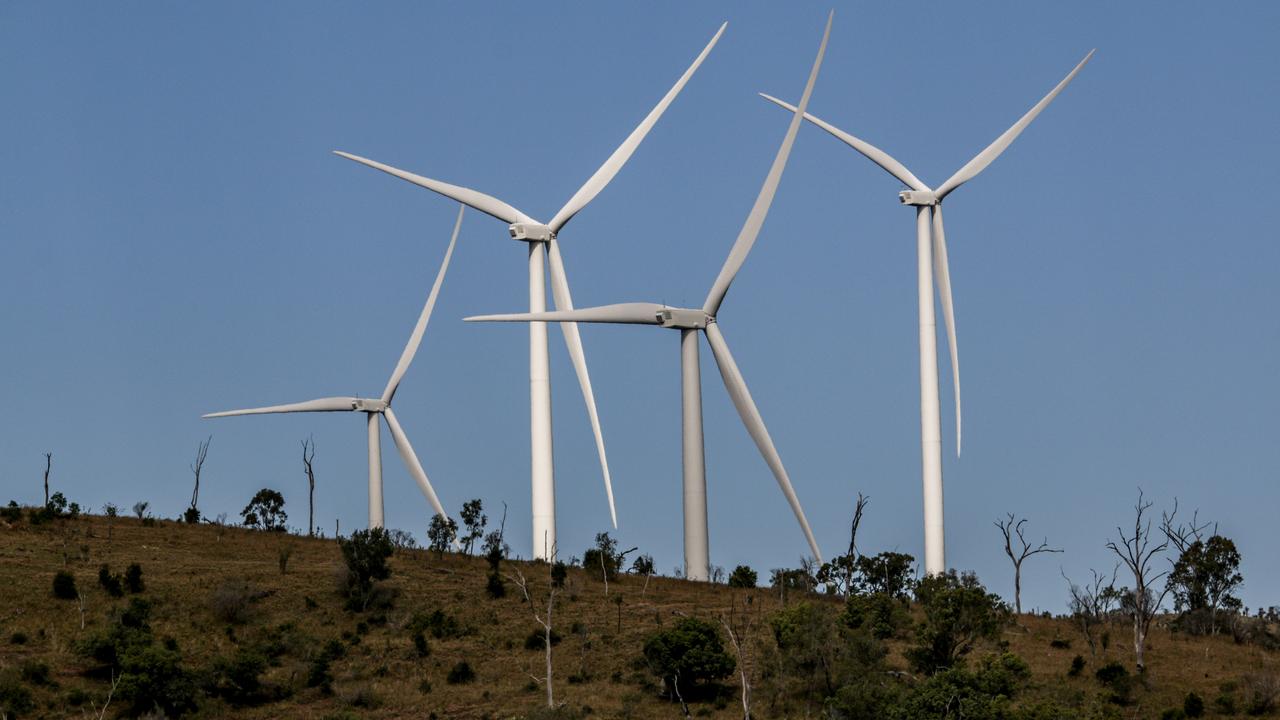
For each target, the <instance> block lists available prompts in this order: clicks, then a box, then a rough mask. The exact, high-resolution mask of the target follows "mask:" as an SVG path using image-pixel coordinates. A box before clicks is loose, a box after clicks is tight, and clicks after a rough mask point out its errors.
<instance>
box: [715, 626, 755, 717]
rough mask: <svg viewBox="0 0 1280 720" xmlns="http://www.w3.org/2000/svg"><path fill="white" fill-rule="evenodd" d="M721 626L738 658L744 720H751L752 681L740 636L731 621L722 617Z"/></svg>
mask: <svg viewBox="0 0 1280 720" xmlns="http://www.w3.org/2000/svg"><path fill="white" fill-rule="evenodd" d="M720 624H721V625H723V626H724V630H725V632H726V633H728V635H729V642H730V644H732V645H733V652H734V654H736V655H737V656H738V675H739V676H740V677H741V678H742V720H751V680H750V679H749V678H748V677H747V663H746V658H745V657H743V655H742V646H741V645H739V644H738V635H737V633H735V632H734V631H733V627H732V626H731V625H730V624H729V621H728V620H726V619H725V618H724V616H721V617H720Z"/></svg>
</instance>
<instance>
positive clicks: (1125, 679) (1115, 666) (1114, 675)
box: [1094, 662, 1133, 705]
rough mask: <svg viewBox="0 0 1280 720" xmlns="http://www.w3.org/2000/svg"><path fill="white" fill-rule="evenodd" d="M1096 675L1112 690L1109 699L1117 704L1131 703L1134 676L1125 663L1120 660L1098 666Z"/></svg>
mask: <svg viewBox="0 0 1280 720" xmlns="http://www.w3.org/2000/svg"><path fill="white" fill-rule="evenodd" d="M1094 676H1095V677H1097V678H1098V682H1100V683H1102V684H1103V685H1105V686H1106V687H1107V688H1109V689H1110V690H1111V696H1110V697H1109V698H1107V699H1108V700H1110V701H1111V702H1113V703H1115V704H1117V705H1128V704H1129V700H1130V695H1131V693H1132V692H1133V677H1132V676H1130V675H1129V671H1128V670H1126V669H1125V667H1124V666H1123V665H1121V664H1120V663H1118V662H1109V663H1107V664H1106V665H1103V666H1102V667H1100V668H1098V671H1097V672H1096V673H1094Z"/></svg>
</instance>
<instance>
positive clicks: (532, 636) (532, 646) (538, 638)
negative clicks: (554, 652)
mask: <svg viewBox="0 0 1280 720" xmlns="http://www.w3.org/2000/svg"><path fill="white" fill-rule="evenodd" d="M560 640H561V638H560V633H558V632H556V631H555V629H554V628H552V630H551V646H552V647H555V646H556V645H559V644H560ZM546 647H547V631H546V630H545V629H543V628H534V629H533V630H530V631H529V635H528V636H527V637H525V639H524V649H525V650H544V649H546Z"/></svg>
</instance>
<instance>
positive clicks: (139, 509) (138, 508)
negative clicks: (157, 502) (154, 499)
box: [133, 500, 151, 520]
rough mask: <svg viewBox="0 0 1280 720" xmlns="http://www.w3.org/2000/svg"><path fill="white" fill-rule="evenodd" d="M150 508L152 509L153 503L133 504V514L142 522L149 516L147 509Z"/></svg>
mask: <svg viewBox="0 0 1280 720" xmlns="http://www.w3.org/2000/svg"><path fill="white" fill-rule="evenodd" d="M149 507H151V503H149V502H147V501H146V500H139V501H138V502H136V503H134V504H133V514H134V515H137V516H138V519H139V520H141V519H143V518H145V517H146V516H147V508H149Z"/></svg>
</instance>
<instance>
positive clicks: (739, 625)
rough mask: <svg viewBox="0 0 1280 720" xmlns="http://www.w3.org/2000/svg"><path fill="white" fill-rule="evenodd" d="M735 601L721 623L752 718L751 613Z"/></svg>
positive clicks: (745, 711)
mask: <svg viewBox="0 0 1280 720" xmlns="http://www.w3.org/2000/svg"><path fill="white" fill-rule="evenodd" d="M859 499H861V496H859ZM855 532H856V531H855ZM733 602H734V605H731V606H730V607H729V613H728V615H721V616H720V625H721V626H723V627H724V631H725V634H727V635H728V636H729V644H731V645H733V652H734V654H736V655H737V656H738V675H739V677H740V678H741V680H742V719H743V720H751V678H750V676H749V675H747V665H748V664H749V661H750V658H748V657H747V654H746V653H747V652H748V650H747V648H748V643H747V642H746V639H747V636H748V635H750V634H751V630H752V622H751V615H750V610H749V609H748V608H746V607H743V609H742V613H741V615H739V613H738V612H737V607H736V605H737V601H736V600H735V601H733ZM747 604H748V605H750V604H751V597H750V596H748V597H747Z"/></svg>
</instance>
